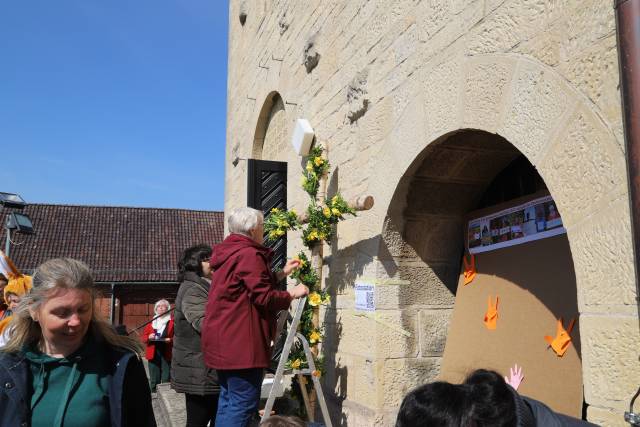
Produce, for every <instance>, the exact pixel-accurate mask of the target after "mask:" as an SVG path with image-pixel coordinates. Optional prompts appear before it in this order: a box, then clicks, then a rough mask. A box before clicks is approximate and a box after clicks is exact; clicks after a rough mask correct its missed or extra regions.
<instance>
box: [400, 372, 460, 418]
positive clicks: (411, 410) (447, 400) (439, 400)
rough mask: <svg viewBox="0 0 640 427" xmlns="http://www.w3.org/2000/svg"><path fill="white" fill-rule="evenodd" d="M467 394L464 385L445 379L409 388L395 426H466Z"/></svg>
mask: <svg viewBox="0 0 640 427" xmlns="http://www.w3.org/2000/svg"><path fill="white" fill-rule="evenodd" d="M466 401H467V394H466V393H465V390H464V388H463V387H460V386H459V385H454V384H449V383H446V382H435V383H431V384H425V385H422V386H420V387H418V388H416V389H414V390H412V391H410V392H409V393H408V394H407V395H406V396H405V398H404V400H403V401H402V405H400V411H399V413H398V418H397V419H396V427H413V426H430V427H431V426H433V427H460V426H466V422H465V421H466V420H465V419H464V412H465V411H464V410H463V408H465V407H466V406H467V402H466Z"/></svg>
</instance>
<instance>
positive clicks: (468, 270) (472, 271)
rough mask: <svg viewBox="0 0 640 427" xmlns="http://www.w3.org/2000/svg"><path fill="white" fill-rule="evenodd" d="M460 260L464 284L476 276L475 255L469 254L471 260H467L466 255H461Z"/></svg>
mask: <svg viewBox="0 0 640 427" xmlns="http://www.w3.org/2000/svg"><path fill="white" fill-rule="evenodd" d="M462 262H463V263H464V273H462V274H463V276H464V285H465V286H466V285H468V284H469V283H471V282H472V281H473V279H475V277H476V256H475V255H473V254H471V261H470V262H467V257H466V255H465V256H463V257H462Z"/></svg>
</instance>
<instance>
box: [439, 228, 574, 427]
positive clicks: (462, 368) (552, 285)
mask: <svg viewBox="0 0 640 427" xmlns="http://www.w3.org/2000/svg"><path fill="white" fill-rule="evenodd" d="M465 235H466V233H465ZM476 268H477V271H478V274H477V275H476V277H475V279H474V281H473V282H471V283H470V284H468V285H467V286H463V281H462V275H461V276H460V280H459V282H458V292H457V295H456V302H455V307H454V311H453V317H452V320H451V323H450V325H449V333H448V335H447V342H446V346H445V351H444V358H443V364H442V371H441V375H440V377H441V379H443V380H445V381H449V382H455V383H459V382H462V381H463V380H464V378H465V377H466V376H467V375H468V374H469V373H471V372H473V371H474V370H475V369H478V368H485V369H492V370H495V371H497V372H499V373H501V374H502V375H508V373H509V367H511V366H513V365H514V363H518V365H521V366H522V367H523V374H524V376H525V379H524V381H523V383H522V384H521V385H520V388H519V390H518V391H519V392H520V393H521V394H523V395H525V396H529V397H533V398H534V399H537V400H540V401H542V402H544V403H546V404H547V405H549V406H550V407H551V408H552V409H554V410H555V411H557V412H561V413H564V414H567V415H571V416H574V417H578V418H581V414H582V401H583V397H582V372H581V360H580V338H579V328H580V325H579V322H578V319H577V315H578V307H577V301H576V280H575V273H574V269H573V261H572V259H571V251H570V249H569V242H568V240H567V236H566V234H562V235H559V236H555V237H550V238H547V239H542V240H537V241H534V242H529V243H524V244H520V245H517V246H512V247H509V248H503V249H497V250H494V251H489V252H484V253H480V254H477V255H476ZM496 294H497V295H499V297H500V302H499V305H498V322H497V328H496V329H495V330H488V329H486V328H485V326H484V323H483V318H484V314H485V312H486V310H487V297H488V296H489V295H491V296H492V297H493V298H494V301H495V295H496ZM561 316H562V317H563V318H564V325H565V327H567V326H568V322H569V321H570V320H571V319H572V318H574V317H576V324H575V325H574V328H573V331H572V332H571V337H572V344H571V346H570V348H569V349H568V350H567V351H566V352H565V354H564V356H563V357H558V356H557V355H556V354H555V352H554V351H553V350H552V349H551V348H548V345H547V342H546V341H545V340H544V336H545V335H551V336H554V337H555V335H556V319H557V318H559V317H561Z"/></svg>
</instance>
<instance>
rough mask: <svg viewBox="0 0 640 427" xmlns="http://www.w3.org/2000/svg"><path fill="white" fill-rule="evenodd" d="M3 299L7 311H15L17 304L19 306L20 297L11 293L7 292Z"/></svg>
mask: <svg viewBox="0 0 640 427" xmlns="http://www.w3.org/2000/svg"><path fill="white" fill-rule="evenodd" d="M5 298H6V303H7V307H8V308H9V310H11V311H15V309H16V308H18V304H20V296H19V295H18V294H14V293H13V292H7V294H6V296H5Z"/></svg>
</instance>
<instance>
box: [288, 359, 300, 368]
mask: <svg viewBox="0 0 640 427" xmlns="http://www.w3.org/2000/svg"><path fill="white" fill-rule="evenodd" d="M301 364H302V361H301V360H300V359H296V360H294V361H293V362H291V367H292V368H293V369H300V365H301Z"/></svg>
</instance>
